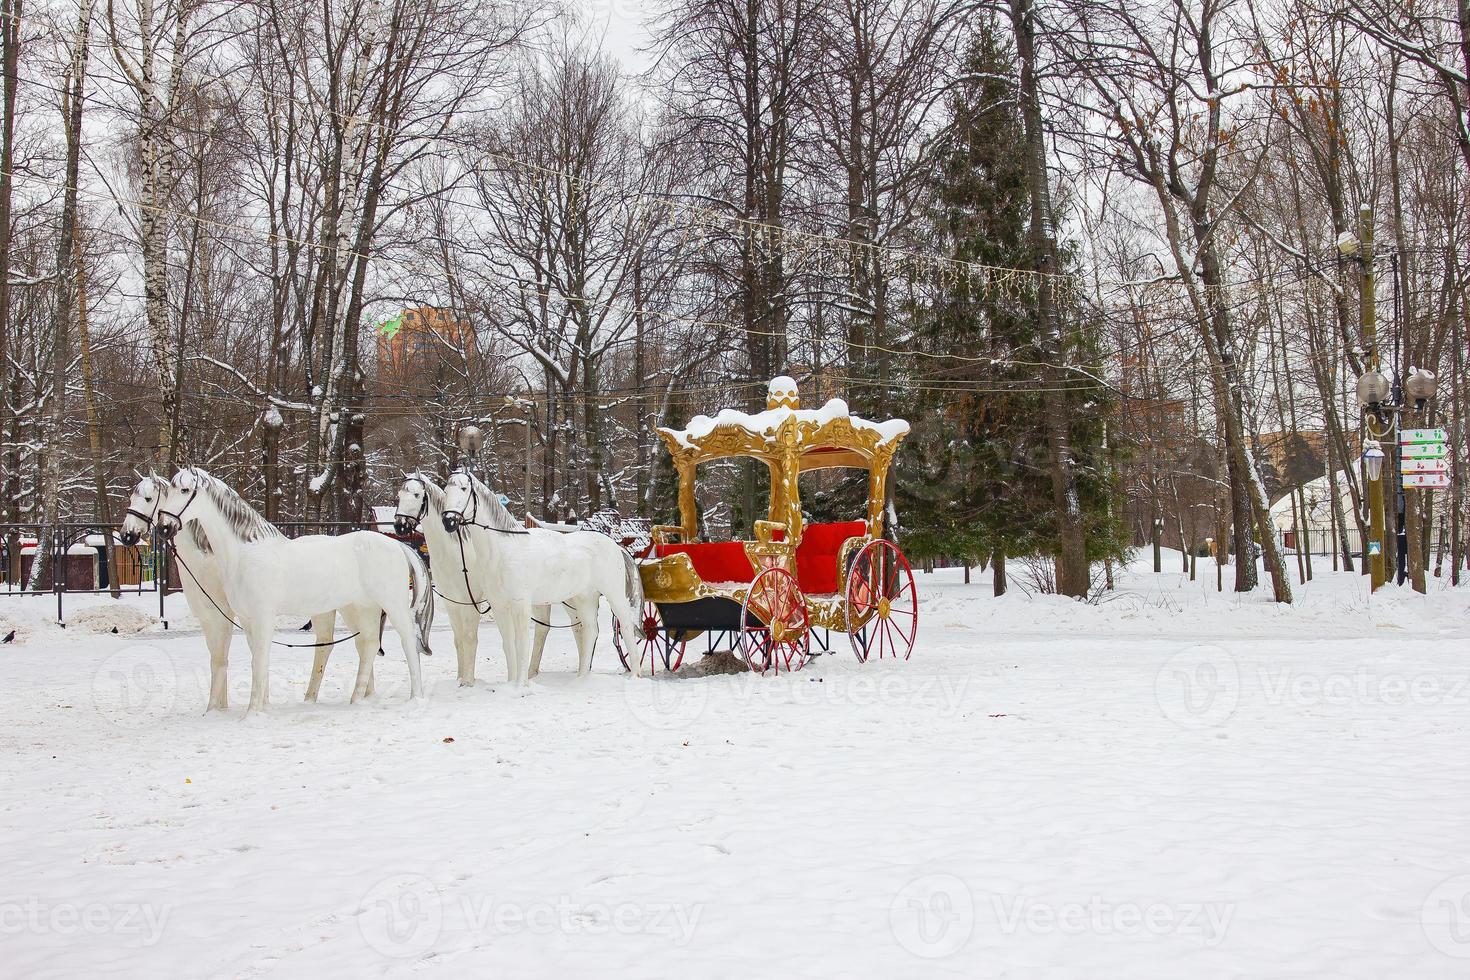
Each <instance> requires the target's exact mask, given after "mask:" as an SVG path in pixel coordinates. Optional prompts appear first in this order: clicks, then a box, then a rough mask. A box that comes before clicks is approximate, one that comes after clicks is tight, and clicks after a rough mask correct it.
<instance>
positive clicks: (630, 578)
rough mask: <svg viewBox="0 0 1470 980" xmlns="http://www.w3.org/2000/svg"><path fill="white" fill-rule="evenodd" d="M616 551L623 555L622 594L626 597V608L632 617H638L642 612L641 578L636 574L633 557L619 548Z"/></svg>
mask: <svg viewBox="0 0 1470 980" xmlns="http://www.w3.org/2000/svg"><path fill="white" fill-rule="evenodd" d="M618 550H619V551H621V552H622V555H623V571H624V592H625V594H626V595H627V597H628V607H629V608H630V609H632V610H633V615H634V616H638V615H641V614H642V612H643V576H642V575H640V574H638V563H637V562H636V561H634V560H633V556H632V555H630V554H629V553H628V552H627V551H623V549H621V548H620V549H618Z"/></svg>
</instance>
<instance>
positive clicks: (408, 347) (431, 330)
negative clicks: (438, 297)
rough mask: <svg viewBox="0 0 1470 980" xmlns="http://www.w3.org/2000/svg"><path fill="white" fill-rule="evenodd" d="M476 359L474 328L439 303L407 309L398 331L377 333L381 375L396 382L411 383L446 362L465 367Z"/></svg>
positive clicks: (433, 371) (380, 377)
mask: <svg viewBox="0 0 1470 980" xmlns="http://www.w3.org/2000/svg"><path fill="white" fill-rule="evenodd" d="M475 359H476V355H475V334H474V330H473V328H472V327H471V326H470V325H469V324H468V323H466V322H465V321H463V320H455V319H453V318H452V317H451V316H450V314H449V312H448V311H447V310H441V309H438V308H437V307H433V306H420V307H418V308H416V309H412V310H404V311H403V319H402V322H401V323H400V325H399V327H398V329H397V331H394V332H392V333H391V335H389V333H385V332H382V331H380V332H379V333H378V377H379V379H380V380H384V381H389V382H392V383H394V384H400V385H408V386H412V385H413V384H414V383H415V382H421V381H424V380H425V379H428V378H432V377H435V376H437V375H439V374H440V372H441V370H442V369H443V368H444V367H446V366H451V365H452V366H454V367H455V368H457V369H458V370H464V369H465V368H466V367H469V366H472V365H473V364H474V362H475Z"/></svg>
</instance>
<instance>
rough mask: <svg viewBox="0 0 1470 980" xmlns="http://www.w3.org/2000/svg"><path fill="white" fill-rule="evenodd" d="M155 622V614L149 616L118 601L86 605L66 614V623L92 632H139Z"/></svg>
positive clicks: (156, 620) (156, 619)
mask: <svg viewBox="0 0 1470 980" xmlns="http://www.w3.org/2000/svg"><path fill="white" fill-rule="evenodd" d="M156 622H158V617H157V616H150V615H149V614H148V613H146V612H144V611H143V610H141V609H139V608H138V607H137V606H132V605H125V604H123V603H120V602H119V603H111V604H108V605H101V606H88V607H87V608H85V609H79V610H77V611H76V612H75V613H72V614H70V615H68V616H67V623H68V625H70V626H73V627H78V628H80V629H84V630H90V631H91V632H93V633H123V634H126V633H141V632H143V631H144V630H146V629H149V628H151V627H152V626H153V624H154V623H156Z"/></svg>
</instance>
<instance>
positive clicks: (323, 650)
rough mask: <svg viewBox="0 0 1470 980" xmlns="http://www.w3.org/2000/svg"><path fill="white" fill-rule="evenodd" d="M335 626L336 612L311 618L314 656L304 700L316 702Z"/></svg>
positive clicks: (330, 651) (329, 654) (330, 649)
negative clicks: (314, 638) (314, 640)
mask: <svg viewBox="0 0 1470 980" xmlns="http://www.w3.org/2000/svg"><path fill="white" fill-rule="evenodd" d="M336 624H337V613H336V611H335V610H334V611H332V612H327V613H322V614H320V615H317V616H313V617H311V631H312V633H313V634H314V635H315V636H316V644H317V647H316V650H315V651H313V652H314V653H315V656H314V657H312V661H311V677H310V679H308V680H307V682H306V700H308V701H313V702H314V701H316V696H317V694H318V693H319V692H320V691H321V687H322V677H323V676H324V675H325V674H326V672H327V658H328V657H330V656H331V655H332V648H331V646H329V645H328V644H330V643H331V642H332V627H333V626H335V625H336Z"/></svg>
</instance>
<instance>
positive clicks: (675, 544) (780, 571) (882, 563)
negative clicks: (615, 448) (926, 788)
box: [613, 377, 918, 673]
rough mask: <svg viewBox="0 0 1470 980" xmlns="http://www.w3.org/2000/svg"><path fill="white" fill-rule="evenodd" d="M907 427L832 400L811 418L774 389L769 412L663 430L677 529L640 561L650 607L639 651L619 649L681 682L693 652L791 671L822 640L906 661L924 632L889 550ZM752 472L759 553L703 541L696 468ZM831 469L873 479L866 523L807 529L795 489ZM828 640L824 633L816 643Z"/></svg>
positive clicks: (726, 414) (786, 385)
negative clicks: (890, 493)
mask: <svg viewBox="0 0 1470 980" xmlns="http://www.w3.org/2000/svg"><path fill="white" fill-rule="evenodd" d="M908 431H909V426H908V423H907V422H904V421H903V420H901V419H893V420H890V421H887V422H872V421H869V420H867V419H861V418H858V417H856V416H853V415H851V414H849V413H848V410H847V404H846V403H845V402H843V401H842V400H841V399H836V398H834V399H832V400H830V401H828V402H827V403H826V404H825V405H824V406H822V407H821V408H819V409H802V408H801V405H800V398H799V395H798V392H797V388H796V383H795V382H794V381H792V380H791V379H790V378H786V377H779V378H776V379H774V380H773V381H771V383H770V386H769V388H768V393H767V399H766V411H764V412H759V413H754V414H748V413H744V412H738V411H733V410H729V409H727V410H725V411H722V412H720V413H719V414H718V415H716V416H715V417H714V418H709V417H707V416H698V417H696V418H695V419H693V420H692V421H691V422H690V423H689V425H688V427H687V428H684V429H659V430H658V434H659V437H660V438H661V439H662V440H663V442H664V445H665V446H666V447H667V448H668V451H669V453H670V455H671V456H672V458H673V463H674V468H675V470H676V472H677V473H678V478H679V501H678V503H679V523H678V524H674V525H660V526H655V527H654V528H653V537H652V544H651V545H650V546H649V549H648V552H647V554H646V555H645V556H643V557H642V558H641V560H640V562H639V571H640V573H641V576H642V580H643V591H644V597H645V599H646V602H645V603H644V608H643V610H642V614H641V623H640V627H641V628H640V631H639V632H640V634H641V636H642V640H641V649H640V650H638V651H628V650H624V649H623V648H622V642H621V639H619V638H618V632H617V631H616V630H614V632H613V636H614V638H615V639H614V642H615V643H617V645H618V655H619V656H620V657H621V658H622V659H623V663H624V665H625V666H627V665H628V663H629V661H628V657H629V656H630V655H632V654H634V653H636V654H637V656H639V657H640V658H643V659H645V661H646V663H647V665H648V666H649V667H650V668H652V669H656V668H657V666H658V664H659V662H662V665H663V667H664V668H665V669H667V670H677V669H678V666H679V664H680V662H682V660H683V657H684V652H685V649H686V646H687V644H688V643H689V641H690V640H693V639H695V638H696V637H698V636H701V635H704V636H705V637H706V643H707V646H708V648H709V649H710V650H714V649H715V648H716V647H717V646H719V645H724V644H728V645H729V646H730V647H732V648H733V649H736V650H738V651H739V653H740V655H741V656H742V657H743V658H744V659H745V662H746V663H747V664H748V665H749V666H750V668H751V669H752V670H754V671H756V672H758V673H764V672H766V671H780V670H796V669H800V667H801V666H802V665H803V664H804V663H805V662H806V659H807V656H808V654H809V651H810V649H811V641H812V639H813V638H814V637H815V638H816V640H817V642H818V644H819V645H820V646H821V647H822V648H823V649H824V650H830V639H831V632H833V631H836V632H841V633H846V634H847V636H848V638H849V641H850V643H851V646H852V649H853V652H854V653H856V654H857V658H858V660H860V661H867V660H868V659H869V658H870V657H874V656H876V657H879V658H881V657H890V656H891V657H899V658H902V659H908V657H909V655H910V654H911V653H912V652H913V646H914V639H915V635H916V633H917V630H918V596H917V593H916V591H915V587H914V577H913V572H912V570H911V569H910V568H909V563H908V561H907V560H906V559H905V558H904V556H903V552H902V551H901V550H900V549H899V548H898V546H897V545H896V544H894V543H893V542H892V541H889V540H887V539H885V538H884V536H883V531H884V520H885V516H886V512H885V499H886V491H887V481H888V473H889V466H890V464H891V463H892V461H893V455H894V453H895V452H897V450H898V447H899V444H900V443H901V442H902V441H903V438H904V436H906V435H907V434H908ZM738 458H745V459H753V460H758V461H760V462H761V463H764V464H765V466H766V467H767V469H768V470H769V473H770V509H769V513H768V516H767V519H766V520H758V521H756V522H755V524H754V528H753V537H754V540H750V541H704V540H700V539H699V535H700V528H699V521H698V516H699V515H698V507H697V504H696V498H695V488H696V483H695V481H696V469H697V467H699V466H700V464H703V463H709V462H712V461H715V460H724V459H738ZM830 467H848V468H853V469H859V470H865V471H866V472H867V508H866V512H865V514H864V516H863V517H862V518H861V519H856V520H851V521H842V522H837V523H831V524H807V523H806V521H805V519H804V518H803V516H802V512H801V494H800V483H799V481H800V476H801V474H802V473H805V472H808V471H811V470H817V469H826V468H830ZM818 630H820V631H821V633H820V634H818V633H817V632H816V631H818Z"/></svg>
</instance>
